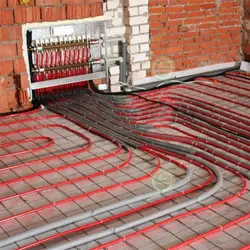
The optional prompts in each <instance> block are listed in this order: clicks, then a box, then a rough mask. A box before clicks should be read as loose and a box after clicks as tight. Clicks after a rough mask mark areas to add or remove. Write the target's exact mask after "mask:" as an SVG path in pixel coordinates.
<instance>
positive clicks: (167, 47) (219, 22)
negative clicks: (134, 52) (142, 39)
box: [148, 0, 250, 75]
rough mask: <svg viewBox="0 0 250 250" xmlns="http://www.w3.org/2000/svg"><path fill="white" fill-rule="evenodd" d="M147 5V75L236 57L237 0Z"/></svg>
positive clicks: (163, 0)
mask: <svg viewBox="0 0 250 250" xmlns="http://www.w3.org/2000/svg"><path fill="white" fill-rule="evenodd" d="M149 6H150V7H149V11H150V36H151V63H152V67H151V70H149V71H148V75H150V74H152V75H157V74H163V73H167V72H169V71H179V70H185V69H190V68H196V67H202V66H206V65H212V64H216V63H223V62H232V61H238V60H240V49H241V36H242V35H241V17H242V6H241V1H238V0H235V1H231V0H229V1H225V0H224V1H223V0H149ZM249 9H250V8H249ZM162 62H166V63H165V65H164V63H162ZM159 63H161V66H159Z"/></svg>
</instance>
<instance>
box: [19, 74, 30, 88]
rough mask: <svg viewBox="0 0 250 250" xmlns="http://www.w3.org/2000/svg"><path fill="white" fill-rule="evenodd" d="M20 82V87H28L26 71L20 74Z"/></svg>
mask: <svg viewBox="0 0 250 250" xmlns="http://www.w3.org/2000/svg"><path fill="white" fill-rule="evenodd" d="M20 84H21V88H22V89H27V88H29V78H28V74H27V73H24V74H20Z"/></svg>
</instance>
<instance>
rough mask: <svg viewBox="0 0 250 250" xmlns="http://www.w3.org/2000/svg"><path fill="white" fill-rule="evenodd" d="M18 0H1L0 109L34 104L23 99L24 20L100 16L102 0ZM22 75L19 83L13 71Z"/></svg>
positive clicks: (24, 83) (4, 110) (2, 110)
mask: <svg viewBox="0 0 250 250" xmlns="http://www.w3.org/2000/svg"><path fill="white" fill-rule="evenodd" d="M19 2H20V1H19V0H1V1H0V113H5V112H10V111H12V110H23V109H27V108H30V107H31V104H30V103H29V102H26V103H20V100H19V98H18V96H19V95H20V92H23V93H27V90H26V89H27V88H28V80H27V72H26V66H25V63H24V58H23V55H22V28H21V25H22V24H24V23H32V22H45V21H60V20H67V19H81V18H87V17H95V16H100V15H102V13H103V6H102V0H31V1H30V2H29V3H28V4H26V5H21V4H20V3H19ZM15 74H18V75H20V79H21V84H20V85H19V86H16V84H15V83H14V75H15Z"/></svg>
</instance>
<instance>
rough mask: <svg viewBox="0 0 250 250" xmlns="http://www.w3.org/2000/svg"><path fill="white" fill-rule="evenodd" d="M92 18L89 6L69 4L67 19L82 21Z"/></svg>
mask: <svg viewBox="0 0 250 250" xmlns="http://www.w3.org/2000/svg"><path fill="white" fill-rule="evenodd" d="M87 17H90V5H89V4H68V5H67V18H68V19H81V18H87Z"/></svg>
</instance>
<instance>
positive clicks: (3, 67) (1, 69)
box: [0, 60, 13, 76]
mask: <svg viewBox="0 0 250 250" xmlns="http://www.w3.org/2000/svg"><path fill="white" fill-rule="evenodd" d="M12 72H13V61H11V60H9V61H2V62H1V61H0V75H3V76H6V75H9V74H10V73H12Z"/></svg>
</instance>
